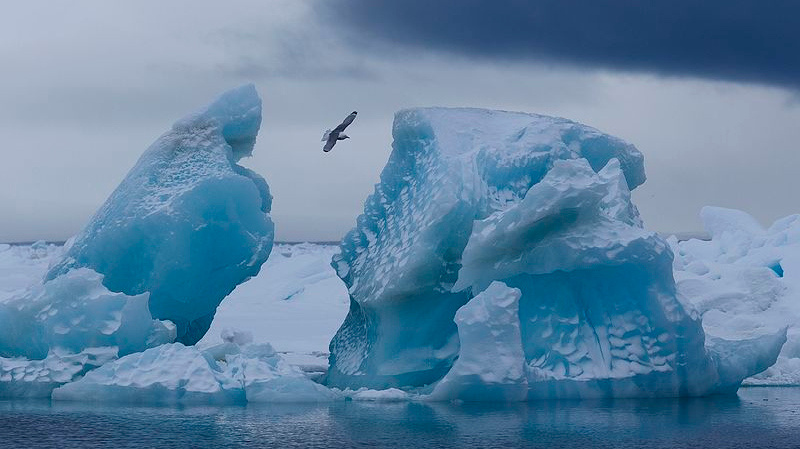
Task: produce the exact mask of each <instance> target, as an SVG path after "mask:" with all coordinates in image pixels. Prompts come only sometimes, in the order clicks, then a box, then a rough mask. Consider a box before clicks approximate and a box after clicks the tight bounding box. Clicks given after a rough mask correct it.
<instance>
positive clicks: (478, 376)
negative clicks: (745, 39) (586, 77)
mask: <svg viewBox="0 0 800 449" xmlns="http://www.w3.org/2000/svg"><path fill="white" fill-rule="evenodd" d="M393 136H394V143H393V151H392V154H391V156H390V158H389V161H388V163H387V165H386V167H385V168H384V170H383V172H382V174H381V181H380V183H379V184H377V185H376V187H375V192H374V193H373V194H372V195H371V196H370V197H369V198H367V201H366V203H365V206H364V213H363V214H362V215H361V216H359V217H358V220H357V224H356V227H355V228H354V229H353V230H352V231H350V233H348V234H347V235H346V236H345V238H344V239H343V240H342V242H341V245H340V246H341V253H340V254H339V255H336V256H335V257H334V258H333V260H332V266H333V267H334V268H335V269H336V271H337V274H338V275H339V277H340V278H342V280H343V281H344V282H345V284H346V286H347V287H348V291H349V294H350V299H351V302H350V311H349V313H348V316H347V318H346V319H345V321H344V323H343V324H342V326H341V327H340V329H339V331H338V332H337V334H336V335H335V336H334V338H333V340H332V341H331V344H330V370H329V372H328V374H327V378H326V379H325V381H326V382H327V384H328V385H329V386H335V387H338V388H352V389H358V388H361V387H366V388H371V389H385V388H392V387H395V388H402V389H405V390H409V391H412V390H415V389H417V390H418V391H423V390H425V389H432V391H433V392H434V393H435V394H434V396H439V397H442V398H455V399H462V398H466V399H477V400H490V399H489V398H495V399H498V398H499V399H502V400H518V399H520V397H523V396H524V397H527V398H529V399H530V398H539V397H559V398H560V397H632V396H678V395H704V394H711V393H721V392H730V391H735V390H736V389H737V388H738V387H739V385H740V383H741V381H742V379H744V378H745V377H748V376H750V375H753V374H755V373H757V372H760V371H763V370H764V369H766V368H767V367H768V366H770V365H771V364H772V363H774V361H775V357H777V354H778V352H779V351H780V349H781V346H782V344H783V342H784V339H785V335H784V334H783V333H781V332H778V333H775V334H773V335H771V336H769V337H768V338H764V339H758V340H756V341H751V340H749V341H742V342H728V341H717V342H715V344H711V342H708V343H709V344H708V345H707V344H706V343H707V342H706V339H705V334H704V332H703V329H702V325H701V321H700V319H699V317H698V316H697V314H696V313H695V312H694V311H693V310H692V309H691V307H690V306H689V305H687V303H686V302H685V301H684V300H683V298H682V297H681V296H680V295H679V294H678V292H677V291H676V286H675V281H674V278H673V274H672V262H673V255H672V252H671V250H670V247H669V245H668V244H667V243H666V242H665V241H664V240H663V239H661V238H660V237H658V236H657V235H656V234H655V233H652V232H648V231H646V230H645V229H644V228H643V226H642V222H641V219H640V218H639V214H638V211H637V209H636V207H635V206H634V205H633V204H632V202H631V198H630V191H631V189H634V188H635V187H637V186H638V185H640V184H642V183H643V182H644V181H645V175H644V162H643V157H642V155H641V153H640V152H639V151H638V150H637V149H636V148H635V147H634V146H632V145H630V144H628V143H626V142H624V141H622V140H620V139H618V138H615V137H612V136H609V135H606V134H604V133H602V132H600V131H598V130H596V129H594V128H590V127H588V126H585V125H581V124H578V123H575V122H572V121H569V120H565V119H560V118H552V117H545V116H541V115H535V114H524V113H512V112H501V111H486V110H478V109H444V108H429V109H413V110H407V111H401V112H399V113H398V114H397V115H396V117H395V123H394V128H393ZM495 282H497V283H495ZM500 283H502V284H500ZM503 284H505V285H503ZM511 292H519V293H518V295H519V298H518V306H517V305H514V302H513V301H509V298H512V297H514V296H516V295H517V294H516V293H511ZM473 301H476V302H477V303H476V304H472V302H473ZM491 304H494V305H493V306H491V307H490V305H491ZM502 304H506V306H505V307H502V306H501V305H502ZM465 308H466V309H465ZM460 309H461V310H463V311H461V310H460ZM477 310H483V311H484V312H485V311H488V310H493V312H492V313H488V312H487V313H477V312H476V311H477ZM509 313H512V314H513V315H516V318H515V319H516V320H517V321H518V323H519V324H518V325H519V338H520V342H519V343H517V342H516V338H515V337H511V335H513V334H514V332H513V331H512V330H511V329H512V328H513V326H511V325H510V324H509V318H508V316H509V315H508V314H509ZM467 317H471V318H469V319H467ZM477 317H482V319H483V320H484V321H485V323H483V324H479V323H472V321H474V320H475V319H476V318H477ZM454 318H455V321H454ZM512 321H513V319H512ZM468 322H469V323H470V324H469V325H468V324H467V323H468ZM509 326H510V327H509ZM475 335H489V336H497V338H498V341H496V342H491V341H490V342H480V343H479V342H478V340H479V339H478V338H477V337H475ZM737 345H743V346H742V347H745V346H746V347H747V349H748V350H747V351H743V352H742V353H741V354H738V355H739V356H741V362H742V364H741V365H742V366H744V367H746V368H745V369H739V368H738V367H732V366H731V365H730V364H728V363H725V359H724V357H723V355H725V354H731V351H732V348H735V347H736V346H737ZM519 347H521V351H519V350H518V349H515V348H519ZM487 348H492V349H487ZM500 348H504V349H502V351H501V349H500ZM484 351H485V352H489V353H494V354H498V353H502V354H506V355H504V356H503V359H504V361H503V362H502V363H499V364H498V365H499V366H497V367H495V368H497V370H498V371H496V372H495V371H492V370H491V369H488V368H485V367H482V363H480V362H476V360H478V359H479V358H480V353H481V352H484ZM498 351H500V352H498ZM509 354H517V355H516V357H518V358H520V359H519V360H517V361H515V362H514V363H511V362H510V359H513V358H514V357H512V356H510V355H509ZM462 357H464V360H462ZM483 361H484V362H486V363H495V361H496V359H494V358H493V359H492V360H491V361H487V360H486V359H484V360H483ZM520 366H521V367H522V372H524V379H523V378H522V377H520V375H519V371H518V369H519V367H520ZM487 369H488V370H489V371H486V370H487ZM525 385H527V388H525V387H524V386H525ZM481 388H483V390H484V391H480V390H481ZM437 389H438V391H437ZM520 391H523V392H524V395H523V393H520Z"/></svg>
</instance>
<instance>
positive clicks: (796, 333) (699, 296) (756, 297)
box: [670, 207, 800, 385]
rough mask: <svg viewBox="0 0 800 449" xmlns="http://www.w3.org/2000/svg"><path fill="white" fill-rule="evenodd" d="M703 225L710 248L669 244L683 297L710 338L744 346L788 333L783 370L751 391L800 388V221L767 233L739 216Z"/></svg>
mask: <svg viewBox="0 0 800 449" xmlns="http://www.w3.org/2000/svg"><path fill="white" fill-rule="evenodd" d="M701 218H702V220H703V224H704V227H705V229H706V231H707V232H708V234H709V235H710V237H711V239H710V240H707V241H704V240H698V239H692V240H687V241H683V242H678V241H677V239H674V238H672V239H670V244H671V245H672V247H673V251H674V253H675V261H674V268H675V279H676V282H677V286H678V291H679V292H680V293H682V295H683V296H684V297H685V298H687V299H688V300H690V301H691V302H692V304H693V305H694V307H695V308H696V309H697V310H698V312H699V313H701V314H702V316H703V328H704V329H705V331H706V333H707V334H709V335H713V336H717V337H722V338H727V339H732V340H741V339H746V338H755V337H759V336H764V335H771V334H774V333H775V332H776V331H778V330H780V329H782V328H788V341H787V343H786V344H785V345H784V347H783V350H782V351H781V354H780V356H779V357H778V361H777V363H776V364H775V365H774V366H772V367H770V368H769V369H767V370H766V371H764V372H763V373H761V374H759V375H757V376H755V377H752V378H750V379H747V380H746V381H745V383H746V384H750V385H800V327H798V323H799V322H800V275H798V273H800V215H791V216H789V217H786V218H783V219H780V220H778V221H776V222H775V223H774V224H773V225H772V226H770V227H769V228H768V229H765V228H764V227H763V226H761V224H760V223H758V222H757V221H756V220H755V219H754V218H753V217H751V216H750V215H748V214H746V213H744V212H742V211H738V210H733V209H725V208H720V207H705V208H703V210H702V211H701Z"/></svg>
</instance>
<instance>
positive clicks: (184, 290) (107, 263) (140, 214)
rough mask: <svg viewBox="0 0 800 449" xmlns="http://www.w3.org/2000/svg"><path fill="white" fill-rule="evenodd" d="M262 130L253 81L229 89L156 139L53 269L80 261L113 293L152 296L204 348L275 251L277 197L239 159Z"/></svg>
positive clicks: (186, 339)
mask: <svg viewBox="0 0 800 449" xmlns="http://www.w3.org/2000/svg"><path fill="white" fill-rule="evenodd" d="M260 126H261V99H260V98H259V97H258V94H257V93H256V90H255V87H254V86H253V85H246V86H243V87H240V88H237V89H233V90H231V91H229V92H226V93H224V94H223V95H222V96H220V97H219V98H218V99H217V100H216V101H214V102H213V103H212V104H211V105H209V106H208V107H207V108H205V109H204V110H202V111H199V112H197V113H195V114H192V115H189V116H188V117H186V118H184V119H182V120H180V121H178V122H177V123H175V125H174V126H173V127H172V129H171V130H170V131H168V132H167V133H165V134H164V135H162V136H161V137H160V138H159V139H158V140H156V142H155V143H153V144H152V145H151V146H150V148H148V149H147V151H145V152H144V154H143V155H142V157H141V158H140V159H139V161H138V162H137V163H136V165H135V166H134V167H133V169H132V170H131V171H130V172H129V173H128V175H127V176H126V177H125V179H124V180H123V181H122V183H121V184H120V185H119V187H117V189H116V190H115V191H114V192H113V193H112V194H111V196H110V197H109V198H108V200H106V202H105V204H103V205H102V206H101V207H100V209H99V210H98V211H97V213H96V214H95V215H94V217H93V218H92V219H91V221H90V222H89V224H87V225H86V227H85V228H84V229H83V230H82V231H81V232H80V233H79V234H78V235H77V236H76V237H75V238H74V241H73V242H72V243H71V246H70V247H69V249H68V250H67V251H66V254H65V255H64V258H63V259H62V260H61V261H60V262H58V263H57V264H56V265H55V266H54V267H53V268H52V269H51V270H50V271H49V273H48V274H47V276H46V279H47V280H53V279H55V278H57V277H58V276H61V275H63V274H65V273H67V272H69V271H70V270H72V269H75V268H78V267H86V268H90V269H92V270H94V271H96V272H98V273H100V274H102V275H103V276H104V279H103V284H104V285H105V286H106V287H108V289H109V290H111V291H114V292H122V293H125V294H126V295H131V296H134V295H140V294H143V293H149V308H150V312H151V313H152V315H153V317H154V318H157V319H160V320H169V321H171V322H173V323H174V324H175V325H176V326H177V341H179V342H181V343H184V344H187V345H188V344H194V343H196V342H197V341H198V340H200V339H201V338H202V337H203V335H204V334H205V333H206V331H207V330H208V328H209V326H210V325H211V321H212V319H213V318H214V312H215V310H216V308H217V306H218V305H219V303H220V302H221V301H222V300H223V299H224V298H225V296H227V295H228V294H229V293H230V292H231V291H232V290H233V289H234V288H235V287H236V286H237V285H238V284H240V283H242V282H243V281H245V280H247V279H248V278H250V277H251V276H254V275H256V274H257V273H258V271H259V269H260V267H261V265H262V264H263V263H264V261H265V260H266V259H267V257H268V256H269V253H270V250H271V248H272V241H273V224H272V221H271V220H270V217H269V211H270V207H271V203H272V196H271V195H270V192H269V187H268V186H267V183H266V181H265V180H264V178H262V177H260V176H259V175H257V174H256V173H254V172H253V171H251V170H249V169H247V168H244V167H242V166H240V165H238V164H237V162H238V161H239V160H240V159H241V158H243V157H245V156H249V155H250V154H251V152H252V150H253V145H254V144H255V140H256V135H257V134H258V130H259V127H260Z"/></svg>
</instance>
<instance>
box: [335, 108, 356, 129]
mask: <svg viewBox="0 0 800 449" xmlns="http://www.w3.org/2000/svg"><path fill="white" fill-rule="evenodd" d="M356 115H358V112H356V111H353V112H352V113H350V115H348V116H347V118H345V119H344V121H343V122H342V123H340V124H339V126H337V127H336V128H334V129H333V131H334V132H337V133H340V132H342V131H344V129H345V128H347V127H348V126H350V124H351V123H353V120H355V119H356Z"/></svg>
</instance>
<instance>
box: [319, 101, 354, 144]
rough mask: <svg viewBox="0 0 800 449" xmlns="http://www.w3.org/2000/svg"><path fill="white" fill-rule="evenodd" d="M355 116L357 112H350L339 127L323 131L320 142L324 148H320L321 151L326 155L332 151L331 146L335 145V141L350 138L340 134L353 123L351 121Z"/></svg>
mask: <svg viewBox="0 0 800 449" xmlns="http://www.w3.org/2000/svg"><path fill="white" fill-rule="evenodd" d="M357 114H358V112H356V111H353V112H351V113H350V115H348V116H347V118H345V119H344V121H343V122H342V123H340V124H339V126H337V127H336V128H333V129H332V130H330V129H329V130H327V131H325V134H324V135H323V136H322V141H323V142H325V146H324V147H323V148H322V151H324V152H326V153H327V152H328V151H331V150H332V149H333V146H334V145H336V141H338V140H344V139H349V138H350V136H348V135H347V134H342V131H344V129H345V128H347V127H348V126H349V125H350V124H351V123H353V120H355V119H356V115H357Z"/></svg>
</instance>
